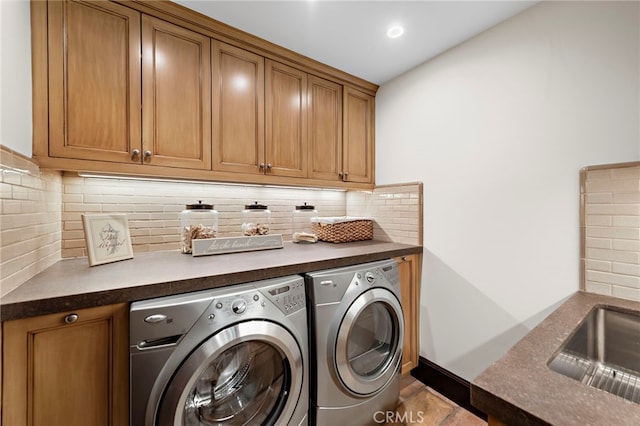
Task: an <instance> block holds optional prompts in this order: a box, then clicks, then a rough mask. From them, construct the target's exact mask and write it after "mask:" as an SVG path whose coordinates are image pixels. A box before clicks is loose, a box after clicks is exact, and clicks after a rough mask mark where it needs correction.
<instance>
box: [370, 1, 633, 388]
mask: <svg viewBox="0 0 640 426" xmlns="http://www.w3.org/2000/svg"><path fill="white" fill-rule="evenodd" d="M639 24H640V10H639V3H638V2H544V3H540V4H538V5H536V6H534V7H532V8H530V9H527V10H525V11H524V12H523V13H521V14H520V15H517V16H515V17H513V18H511V19H510V20H508V21H506V22H503V23H502V24H499V25H498V26H496V27H494V28H492V29H490V30H488V31H486V32H485V33H483V34H481V35H479V36H477V37H475V38H473V39H471V40H469V41H468V42H465V43H464V44H462V45H459V46H457V47H455V48H453V49H451V50H449V51H448V52H446V53H444V54H442V55H440V56H439V57H437V58H435V59H433V60H431V61H429V62H427V63H425V64H423V65H421V66H419V67H417V68H416V69H414V70H412V71H410V72H408V73H407V74H405V75H403V76H401V77H399V78H396V79H394V80H392V81H391V82H389V83H387V84H384V85H383V86H382V87H381V88H380V90H379V92H378V95H377V98H376V109H377V111H376V139H377V142H376V149H377V152H376V157H377V163H376V182H377V183H378V184H385V183H388V182H404V181H422V182H423V183H424V206H425V208H424V248H425V260H424V265H423V277H422V280H423V284H422V295H421V301H420V305H421V310H420V355H421V356H423V357H425V358H427V359H429V360H431V361H433V362H435V363H437V364H439V365H441V366H442V367H444V368H446V369H448V370H450V371H452V372H454V373H456V374H458V375H459V376H461V377H463V378H465V379H467V380H472V379H473V378H474V377H475V376H476V375H478V374H479V373H480V372H481V371H482V370H484V368H486V367H487V366H488V365H490V364H491V363H492V362H493V361H495V360H497V359H498V358H499V357H500V356H501V355H502V354H503V353H504V352H505V351H506V350H507V349H508V348H509V347H510V346H512V345H513V344H514V343H515V342H516V341H517V340H519V339H520V338H521V337H522V336H524V335H525V334H526V333H527V332H528V331H529V330H530V329H531V328H533V327H534V326H535V325H536V324H537V323H538V322H540V321H541V320H542V319H543V318H544V317H545V316H546V315H548V314H549V313H550V312H551V311H552V310H553V309H554V308H555V307H556V306H557V305H558V304H559V303H560V302H561V301H563V300H564V299H565V298H566V297H567V296H569V295H570V294H572V293H573V292H575V291H577V290H578V284H579V283H578V273H579V214H578V213H579V170H580V168H581V167H583V166H586V165H590V164H602V163H613V162H622V161H632V160H638V159H640V136H639V134H640V117H639V115H640V108H639V103H640V91H639V88H640V83H639V79H640V69H639V63H640V56H639V50H640V34H639V27H640V25H639Z"/></svg>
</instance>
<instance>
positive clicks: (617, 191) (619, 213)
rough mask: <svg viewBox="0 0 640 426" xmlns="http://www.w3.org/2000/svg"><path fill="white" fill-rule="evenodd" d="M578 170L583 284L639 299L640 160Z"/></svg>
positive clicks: (586, 288)
mask: <svg viewBox="0 0 640 426" xmlns="http://www.w3.org/2000/svg"><path fill="white" fill-rule="evenodd" d="M582 173H583V175H582V179H583V182H584V185H583V191H584V192H583V193H582V195H583V197H582V199H583V200H584V201H583V202H584V204H583V206H582V214H583V215H584V216H583V223H584V230H583V234H582V235H583V241H582V244H583V247H584V248H583V252H584V256H585V258H584V259H583V262H582V264H583V265H584V268H585V270H584V277H585V282H584V286H583V288H584V289H585V290H586V291H590V292H594V293H599V294H610V295H613V296H616V297H623V298H627V299H631V300H638V301H640V163H635V164H625V165H620V166H616V165H612V166H602V167H597V168H594V169H590V168H587V169H586V170H583V172H582Z"/></svg>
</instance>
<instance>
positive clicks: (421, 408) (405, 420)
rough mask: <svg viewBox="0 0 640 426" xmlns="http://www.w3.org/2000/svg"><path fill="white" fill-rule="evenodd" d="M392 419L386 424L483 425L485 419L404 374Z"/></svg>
mask: <svg viewBox="0 0 640 426" xmlns="http://www.w3.org/2000/svg"><path fill="white" fill-rule="evenodd" d="M396 411H397V414H396V416H397V417H396V419H393V420H391V419H390V420H391V421H389V422H387V423H386V425H387V426H417V425H420V426H486V425H487V422H485V421H484V420H482V419H480V418H479V417H476V416H475V415H473V414H472V413H470V412H469V411H467V410H465V409H464V408H462V407H460V406H458V405H457V404H455V403H454V402H452V401H450V400H448V399H447V398H445V397H444V396H442V395H440V394H439V393H438V392H436V391H435V390H433V389H431V388H429V387H427V386H425V385H424V384H423V383H421V382H420V381H418V380H416V379H414V378H413V377H411V376H409V375H407V376H405V377H403V378H402V384H401V391H400V404H399V405H398V409H397V410H396Z"/></svg>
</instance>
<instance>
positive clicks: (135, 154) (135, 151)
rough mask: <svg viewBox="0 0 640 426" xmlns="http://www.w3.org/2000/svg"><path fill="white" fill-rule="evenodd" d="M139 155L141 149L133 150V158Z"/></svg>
mask: <svg viewBox="0 0 640 426" xmlns="http://www.w3.org/2000/svg"><path fill="white" fill-rule="evenodd" d="M139 155H140V150H139V149H134V150H133V151H131V159H132V160H135V159H136V158H137V157H138V156H139Z"/></svg>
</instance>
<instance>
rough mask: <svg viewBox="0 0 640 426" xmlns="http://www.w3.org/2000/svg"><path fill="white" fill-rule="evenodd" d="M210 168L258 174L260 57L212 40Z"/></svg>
mask: <svg viewBox="0 0 640 426" xmlns="http://www.w3.org/2000/svg"><path fill="white" fill-rule="evenodd" d="M211 56H212V62H213V170H217V171H224V172H234V173H246V174H262V173H264V169H263V168H261V167H260V164H265V158H264V58H263V57H262V56H259V55H256V54H253V53H251V52H248V51H246V50H243V49H239V48H237V47H234V46H231V45H228V44H226V43H222V42H220V41H217V40H213V43H212V55H211Z"/></svg>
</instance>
